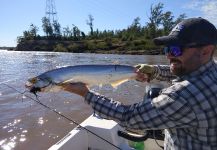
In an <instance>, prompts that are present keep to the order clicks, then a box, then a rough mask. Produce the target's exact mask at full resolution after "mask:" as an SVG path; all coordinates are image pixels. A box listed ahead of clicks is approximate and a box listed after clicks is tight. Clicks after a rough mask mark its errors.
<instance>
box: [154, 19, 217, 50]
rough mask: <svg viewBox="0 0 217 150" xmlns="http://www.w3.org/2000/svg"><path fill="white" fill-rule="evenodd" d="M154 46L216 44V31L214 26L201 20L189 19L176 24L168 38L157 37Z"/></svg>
mask: <svg viewBox="0 0 217 150" xmlns="http://www.w3.org/2000/svg"><path fill="white" fill-rule="evenodd" d="M153 41H154V43H155V44H156V45H180V46H197V45H208V44H217V30H216V28H215V26H214V25H213V24H212V23H210V22H209V21H207V20H206V19H203V18H201V17H199V18H189V19H185V20H183V21H181V22H180V23H178V24H177V25H176V26H175V27H174V28H173V29H172V31H171V32H170V34H169V35H168V36H162V37H157V38H155V39H154V40H153Z"/></svg>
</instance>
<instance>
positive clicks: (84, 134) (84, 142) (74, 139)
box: [49, 86, 164, 150]
mask: <svg viewBox="0 0 217 150" xmlns="http://www.w3.org/2000/svg"><path fill="white" fill-rule="evenodd" d="M151 88H152V91H151V92H150V90H147V91H146V93H147V95H146V97H147V96H152V95H153V96H156V95H158V93H159V90H160V89H161V87H159V86H152V87H151ZM148 93H150V94H151V95H149V94H148ZM119 131H124V129H123V128H122V127H121V126H119V125H118V124H117V123H116V122H115V121H113V120H106V119H102V118H99V117H97V116H96V115H91V116H90V117H88V118H87V119H86V120H84V121H83V122H82V123H81V124H80V125H79V126H77V127H75V128H74V129H73V130H72V131H70V132H69V133H68V134H67V135H66V136H65V137H63V138H62V139H61V140H60V141H59V142H57V143H56V144H54V145H53V146H51V147H50V148H49V150H118V149H121V150H135V149H134V148H132V147H130V146H129V141H128V140H127V139H125V138H123V137H122V136H119V135H118V132H119ZM151 131H152V132H153V130H151ZM154 132H155V131H154ZM119 133H120V132H119ZM124 133H125V132H124ZM151 136H152V137H151ZM151 136H150V134H149V138H152V139H148V140H147V136H144V137H145V138H144V139H145V142H144V144H145V149H146V150H159V149H161V148H160V147H159V145H157V144H158V143H160V145H163V141H162V140H163V138H164V136H162V134H161V133H160V136H159V137H160V138H159V139H160V141H159V140H157V144H156V143H155V142H156V140H153V139H155V138H156V137H155V136H157V135H156V134H155V133H154V135H151ZM153 137H154V138H153ZM142 143H143V141H142Z"/></svg>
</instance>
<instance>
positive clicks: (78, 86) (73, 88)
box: [60, 82, 89, 97]
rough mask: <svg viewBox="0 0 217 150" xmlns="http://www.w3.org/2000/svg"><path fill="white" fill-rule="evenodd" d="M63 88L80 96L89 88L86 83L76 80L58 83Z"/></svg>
mask: <svg viewBox="0 0 217 150" xmlns="http://www.w3.org/2000/svg"><path fill="white" fill-rule="evenodd" d="M60 86H61V87H62V89H63V90H65V91H68V92H71V93H75V94H78V95H80V96H82V97H85V96H86V95H87V93H88V92H89V88H88V87H87V85H86V84H84V83H81V82H77V83H64V84H61V85H60Z"/></svg>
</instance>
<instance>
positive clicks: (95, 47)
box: [15, 40, 162, 55]
mask: <svg viewBox="0 0 217 150" xmlns="http://www.w3.org/2000/svg"><path fill="white" fill-rule="evenodd" d="M131 42H132V43H133V42H134V43H135V42H137V45H136V46H134V47H133V48H132V47H130V46H129V41H122V42H114V41H111V42H109V44H108V43H106V41H105V40H82V41H70V40H28V41H24V42H20V43H19V44H18V45H17V47H16V48H15V51H48V52H69V53H97V54H130V55H159V54H162V51H161V50H160V48H159V47H156V46H152V47H151V46H149V47H148V46H147V48H146V47H144V42H143V43H142V42H140V41H131ZM139 42H140V43H139ZM134 43H133V44H134Z"/></svg>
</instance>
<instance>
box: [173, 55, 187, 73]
mask: <svg viewBox="0 0 217 150" xmlns="http://www.w3.org/2000/svg"><path fill="white" fill-rule="evenodd" d="M170 71H171V72H172V74H174V75H176V76H182V75H184V74H185V73H186V69H185V68H184V67H183V64H182V62H181V61H180V60H177V59H171V60H170Z"/></svg>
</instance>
